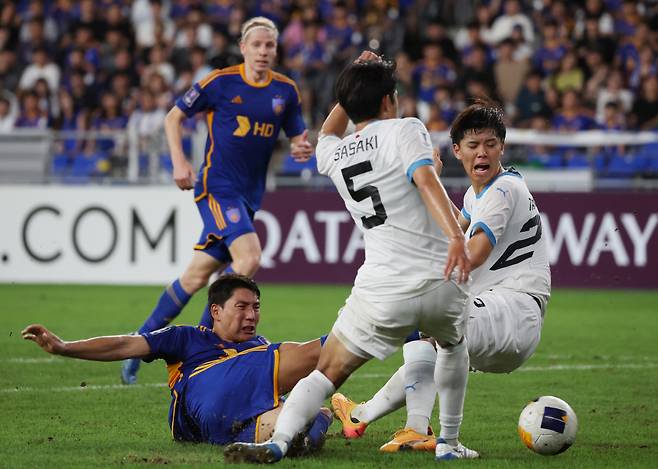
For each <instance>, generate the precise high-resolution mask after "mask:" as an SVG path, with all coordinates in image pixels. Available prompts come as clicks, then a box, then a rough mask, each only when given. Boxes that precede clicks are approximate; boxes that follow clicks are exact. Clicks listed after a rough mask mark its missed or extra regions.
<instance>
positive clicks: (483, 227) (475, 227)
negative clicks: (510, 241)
mask: <svg viewBox="0 0 658 469" xmlns="http://www.w3.org/2000/svg"><path fill="white" fill-rule="evenodd" d="M478 229H480V230H482V231H483V232H484V234H485V235H487V238H489V242H490V243H491V245H492V246H495V245H496V237H495V236H494V234H493V232H492V231H491V228H489V227H488V226H487V225H486V224H484V223H483V222H481V221H479V222H477V223H476V224H475V225H473V228H471V234H470V235H469V238H472V237H473V235H474V234H475V232H476V231H477V230H478Z"/></svg>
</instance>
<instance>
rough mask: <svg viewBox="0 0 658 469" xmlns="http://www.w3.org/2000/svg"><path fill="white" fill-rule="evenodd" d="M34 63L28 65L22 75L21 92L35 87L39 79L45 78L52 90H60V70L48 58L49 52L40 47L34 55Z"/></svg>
mask: <svg viewBox="0 0 658 469" xmlns="http://www.w3.org/2000/svg"><path fill="white" fill-rule="evenodd" d="M32 61H33V63H32V64H30V65H28V66H27V67H26V68H25V71H23V75H21V79H20V82H19V84H18V86H19V88H20V89H21V90H28V89H31V88H32V87H34V85H35V83H36V82H37V80H38V79H39V78H44V79H45V80H46V81H47V82H48V87H49V88H50V89H51V90H56V89H58V88H59V79H60V70H59V66H58V65H57V64H55V63H54V62H52V61H51V60H50V58H49V57H48V51H46V49H45V48H43V47H39V48H37V49H35V50H34V52H33V53H32Z"/></svg>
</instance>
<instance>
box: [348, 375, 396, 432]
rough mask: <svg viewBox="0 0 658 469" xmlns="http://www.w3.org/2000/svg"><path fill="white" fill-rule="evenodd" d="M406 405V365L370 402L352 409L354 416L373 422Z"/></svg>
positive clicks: (363, 420) (362, 420)
mask: <svg viewBox="0 0 658 469" xmlns="http://www.w3.org/2000/svg"><path fill="white" fill-rule="evenodd" d="M403 405H404V365H403V366H401V367H400V368H398V371H396V372H395V374H394V375H393V376H391V377H390V378H389V380H388V381H387V382H386V384H385V385H384V386H383V387H382V388H381V389H380V390H379V391H377V394H375V395H374V396H372V399H370V400H369V401H368V402H364V403H363V404H359V405H358V406H356V407H355V408H354V410H352V417H354V418H355V419H359V420H360V421H361V422H366V423H371V422H374V421H375V420H377V419H380V418H382V417H383V416H385V415H388V414H390V413H391V412H393V411H394V410H398V409H399V408H400V407H402V406H403Z"/></svg>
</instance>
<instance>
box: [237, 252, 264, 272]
mask: <svg viewBox="0 0 658 469" xmlns="http://www.w3.org/2000/svg"><path fill="white" fill-rule="evenodd" d="M260 258H261V256H260V253H258V254H256V255H253V254H252V255H249V256H243V257H240V258H238V259H234V260H233V264H232V266H233V271H234V272H236V273H239V274H242V275H246V276H247V277H251V276H253V275H254V274H255V273H256V271H257V270H258V268H259V267H260Z"/></svg>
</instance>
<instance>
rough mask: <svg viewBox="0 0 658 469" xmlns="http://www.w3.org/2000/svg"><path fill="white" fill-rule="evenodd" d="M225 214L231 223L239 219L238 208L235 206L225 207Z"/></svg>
mask: <svg viewBox="0 0 658 469" xmlns="http://www.w3.org/2000/svg"><path fill="white" fill-rule="evenodd" d="M226 216H227V217H228V219H229V221H230V222H231V223H237V222H239V221H240V209H239V208H236V207H229V208H227V209H226Z"/></svg>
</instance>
